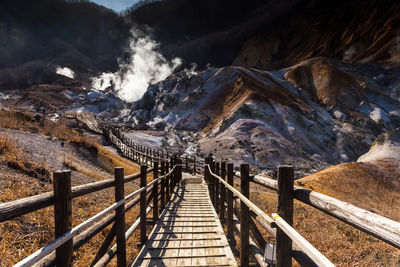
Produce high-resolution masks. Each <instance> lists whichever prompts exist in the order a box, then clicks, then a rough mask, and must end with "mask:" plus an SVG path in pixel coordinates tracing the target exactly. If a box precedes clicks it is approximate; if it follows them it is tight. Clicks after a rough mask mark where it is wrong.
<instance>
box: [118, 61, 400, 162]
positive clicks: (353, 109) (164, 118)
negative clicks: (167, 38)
mask: <svg viewBox="0 0 400 267" xmlns="http://www.w3.org/2000/svg"><path fill="white" fill-rule="evenodd" d="M396 73H398V69H397V68H392V67H388V66H385V65H377V64H370V65H367V64H348V63H343V62H339V61H335V60H330V59H327V58H313V59H310V60H307V61H305V62H302V63H300V64H298V65H295V66H293V67H291V68H288V69H284V70H281V71H274V72H270V71H261V70H257V69H247V68H242V67H224V68H217V69H210V70H207V71H204V72H200V73H188V72H183V73H179V74H176V75H173V76H171V77H170V78H169V79H166V80H165V81H162V82H160V83H158V84H155V85H153V86H150V87H149V88H148V91H147V92H146V93H145V95H144V96H143V98H142V99H141V100H139V101H137V102H135V103H133V104H132V107H131V110H132V111H131V112H130V114H129V115H127V116H125V117H124V120H125V121H126V122H129V123H131V124H132V125H133V126H135V127H137V128H140V129H145V128H148V129H153V130H165V129H171V128H172V129H176V130H184V131H193V132H201V134H200V136H199V137H198V143H199V146H200V151H201V152H202V153H203V154H208V153H214V154H216V156H217V157H218V158H229V159H233V160H237V161H240V160H243V159H245V160H246V161H247V162H249V163H251V164H252V165H254V166H258V167H259V168H261V169H263V168H265V167H274V166H276V165H278V164H283V163H286V164H294V165H296V166H298V167H306V166H307V167H314V168H317V169H321V168H322V167H325V166H328V165H329V164H336V163H340V162H343V161H354V160H356V159H357V158H358V157H359V156H360V155H362V154H364V153H365V152H367V151H368V148H369V147H370V145H371V144H372V142H373V141H374V140H375V138H376V136H377V135H378V134H380V133H382V132H383V131H386V130H389V129H394V128H396V127H399V123H400V117H399V116H400V114H399V110H400V99H399V97H398V84H399V80H398V78H395V77H394V76H395V74H396Z"/></svg>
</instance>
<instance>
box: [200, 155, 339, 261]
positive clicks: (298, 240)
mask: <svg viewBox="0 0 400 267" xmlns="http://www.w3.org/2000/svg"><path fill="white" fill-rule="evenodd" d="M225 167H226V164H225V163H222V164H219V163H215V162H213V161H212V159H207V164H206V166H205V173H204V178H205V180H206V181H207V183H208V184H209V189H210V195H211V199H212V202H213V204H214V206H215V208H216V210H217V212H218V213H219V215H220V219H221V220H222V221H224V220H225V209H226V216H227V237H228V240H230V241H232V240H233V233H234V231H233V224H234V222H235V221H239V222H240V223H237V230H238V232H239V233H240V263H241V266H249V252H250V250H252V252H253V253H254V254H255V255H254V256H255V259H256V260H257V262H258V264H259V265H260V266H267V263H266V262H265V261H264V260H263V257H262V255H263V254H262V248H261V246H260V244H256V241H255V240H253V238H252V237H250V220H251V216H253V217H258V218H259V220H260V221H261V222H262V224H261V226H264V227H265V230H267V231H268V232H271V229H273V228H277V229H278V230H277V234H276V239H277V250H276V253H277V266H291V250H292V244H291V242H292V241H294V242H295V244H296V245H297V247H298V248H299V249H300V251H302V252H303V253H304V255H305V256H306V257H308V259H307V260H308V261H309V262H312V263H313V264H315V265H318V266H334V265H333V264H332V263H331V262H330V261H329V260H328V259H327V258H326V257H325V256H324V255H322V254H321V253H320V252H319V251H318V250H317V249H315V248H314V247H313V246H312V245H311V244H310V243H309V242H308V241H307V240H305V239H304V238H303V237H302V236H301V235H300V234H298V233H297V232H296V230H294V229H293V228H292V226H291V225H290V224H288V223H286V222H285V218H281V217H280V216H279V215H277V214H273V215H272V216H273V217H272V218H271V217H270V216H268V215H267V214H266V213H264V212H263V211H262V210H261V209H260V208H258V207H257V206H256V205H255V204H254V203H252V202H251V201H250V200H249V182H250V179H249V165H248V164H242V165H241V166H240V169H241V171H240V172H241V180H240V192H239V191H238V190H237V189H235V188H234V186H233V165H232V164H228V166H227V167H228V168H227V170H226V168H225ZM226 171H227V172H226ZM292 174H293V173H292ZM226 178H227V179H226ZM281 178H282V181H283V182H287V181H288V180H290V179H293V175H292V177H291V175H290V168H288V169H285V171H284V174H282V175H281ZM292 184H293V183H292ZM288 188H290V184H289V186H287V187H285V189H288ZM287 193H289V195H290V192H282V194H281V196H282V197H281V198H280V199H278V212H279V213H280V214H281V216H282V217H286V216H285V215H287V214H286V213H290V212H293V206H292V207H291V208H290V206H289V205H287V203H286V202H287V201H288V199H287V197H286V199H285V197H284V196H287V195H288V194H287ZM234 196H235V197H237V198H238V199H239V203H240V208H238V209H237V211H239V212H238V215H239V216H238V217H239V218H234V209H235V207H234ZM282 211H283V212H282ZM252 230H253V232H255V233H256V235H257V236H258V237H261V238H263V237H262V235H261V233H260V231H258V229H257V227H255V229H254V228H252ZM259 243H261V242H259ZM264 243H265V242H264ZM250 245H251V247H250Z"/></svg>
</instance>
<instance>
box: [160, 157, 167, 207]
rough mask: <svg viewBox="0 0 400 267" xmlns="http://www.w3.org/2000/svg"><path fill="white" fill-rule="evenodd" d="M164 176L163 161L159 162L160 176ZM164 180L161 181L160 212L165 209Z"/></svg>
mask: <svg viewBox="0 0 400 267" xmlns="http://www.w3.org/2000/svg"><path fill="white" fill-rule="evenodd" d="M164 174H165V161H161V176H163V175H164ZM165 180H166V179H165V178H164V179H161V210H162V211H163V210H164V209H165Z"/></svg>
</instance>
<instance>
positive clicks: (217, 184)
mask: <svg viewBox="0 0 400 267" xmlns="http://www.w3.org/2000/svg"><path fill="white" fill-rule="evenodd" d="M215 174H216V175H218V176H219V175H220V174H221V173H220V169H219V162H216V163H215ZM219 193H220V182H219V180H217V179H215V211H216V212H217V214H218V213H219V212H220V210H219V207H220V201H221V198H220V195H219Z"/></svg>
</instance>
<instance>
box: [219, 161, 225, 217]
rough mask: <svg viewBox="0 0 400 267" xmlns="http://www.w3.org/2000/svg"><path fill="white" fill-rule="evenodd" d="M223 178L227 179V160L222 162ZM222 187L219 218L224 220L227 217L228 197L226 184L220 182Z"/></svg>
mask: <svg viewBox="0 0 400 267" xmlns="http://www.w3.org/2000/svg"><path fill="white" fill-rule="evenodd" d="M221 178H222V179H223V180H225V181H226V162H221ZM219 188H220V190H219V191H220V194H221V195H220V198H221V201H220V207H219V219H220V221H223V220H224V218H225V199H226V190H225V186H224V185H223V184H222V183H220V184H219Z"/></svg>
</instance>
